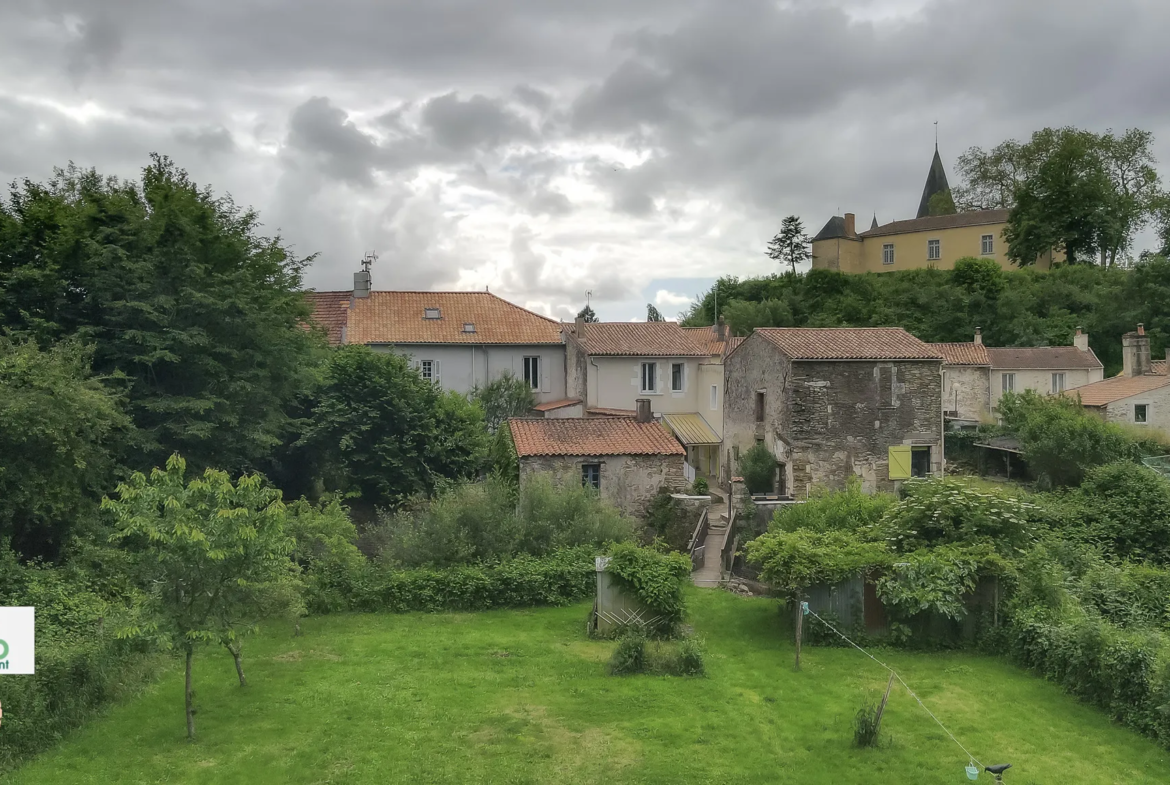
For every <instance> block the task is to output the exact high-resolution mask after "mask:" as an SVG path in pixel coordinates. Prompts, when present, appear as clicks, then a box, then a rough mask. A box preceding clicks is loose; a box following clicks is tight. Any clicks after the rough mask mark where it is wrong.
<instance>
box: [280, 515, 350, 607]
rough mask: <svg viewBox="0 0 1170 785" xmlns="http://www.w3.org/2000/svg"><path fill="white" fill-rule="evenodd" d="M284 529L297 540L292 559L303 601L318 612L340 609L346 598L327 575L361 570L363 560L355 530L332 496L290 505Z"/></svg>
mask: <svg viewBox="0 0 1170 785" xmlns="http://www.w3.org/2000/svg"><path fill="white" fill-rule="evenodd" d="M286 510H287V514H288V517H287V518H286V521H285V532H286V533H287V534H288V535H289V536H291V537H292V538H293V541H294V542H295V543H296V544H295V546H294V548H293V552H292V559H293V561H294V562H296V564H297V565H298V566H299V567H300V569H301V582H302V584H303V586H304V595H305V603H306V605H308V606H309V607H310V608H312V609H313V610H315V611H317V612H319V613H328V612H329V611H335V610H343V609H344V608H345V607H346V605H347V599H346V598H345V597H344V596H343V595H341V594H340V593H338V592H337V591H336V587H335V586H333V585H331V584H330V579H329V577H328V576H336V575H348V574H357V573H360V572H361V571H362V570H364V569H365V567H366V559H365V557H364V556H362V554H361V552H360V551H359V550H358V549H357V546H356V545H354V542H355V541H356V540H357V529H355V528H354V525H353V521H351V520H350V517H349V513H348V512H347V511H346V510H345V508H344V507H342V506H341V504H340V503H339V502H338V501H337V500H335V499H328V500H326V501H323V502H322V503H320V504H318V505H314V504H311V503H309V502H307V501H305V500H304V499H302V500H300V501H296V502H293V503H292V504H289V505H288V507H287V508H286Z"/></svg>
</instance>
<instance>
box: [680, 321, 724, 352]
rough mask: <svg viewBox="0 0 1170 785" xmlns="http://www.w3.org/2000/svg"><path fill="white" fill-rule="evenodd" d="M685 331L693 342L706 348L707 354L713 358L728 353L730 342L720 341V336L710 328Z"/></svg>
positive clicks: (692, 328)
mask: <svg viewBox="0 0 1170 785" xmlns="http://www.w3.org/2000/svg"><path fill="white" fill-rule="evenodd" d="M683 330H684V331H685V332H686V334H687V335H689V336H690V338H691V340H692V341H694V342H695V343H697V344H699V345H700V346H704V347H706V351H707V354H709V355H711V356H712V357H714V356H716V355H719V356H722V355H723V354H724V352H726V351H728V343H729V341H721V340H719V336H718V335H716V334H715V331H714V330H713V329H711V328H710V327H684V328H683Z"/></svg>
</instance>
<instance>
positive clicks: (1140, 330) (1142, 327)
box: [1138, 322, 1146, 335]
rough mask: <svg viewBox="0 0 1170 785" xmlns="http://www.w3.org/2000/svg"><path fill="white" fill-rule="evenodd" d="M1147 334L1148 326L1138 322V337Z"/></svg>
mask: <svg viewBox="0 0 1170 785" xmlns="http://www.w3.org/2000/svg"><path fill="white" fill-rule="evenodd" d="M1145 334H1146V326H1145V325H1144V324H1142V323H1141V322H1138V335H1145Z"/></svg>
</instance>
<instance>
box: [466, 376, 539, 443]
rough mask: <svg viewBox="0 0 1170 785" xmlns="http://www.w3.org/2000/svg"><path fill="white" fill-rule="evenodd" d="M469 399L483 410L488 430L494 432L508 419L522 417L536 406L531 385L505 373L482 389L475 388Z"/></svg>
mask: <svg viewBox="0 0 1170 785" xmlns="http://www.w3.org/2000/svg"><path fill="white" fill-rule="evenodd" d="M471 398H472V400H473V401H475V402H476V403H477V404H479V408H480V409H482V410H483V416H484V421H485V423H486V424H487V427H488V430H489V431H491V432H492V433H495V432H496V430H497V429H498V428H499V427H500V426H501V425H503V424H504V423H505V422H507V421H508V419H509V418H510V417H524V416H526V415H529V414H531V413H532V409H533V407H534V406H536V396H535V395H534V394H533V392H532V385H530V384H529V383H528V382H526V381H524V380H523V379H519V378H517V377H516V376H515V375H513V374H512V372H511V371H506V372H504V373H502V374H500V375H499V376H497V377H496V378H495V379H493V380H491V381H490V382H488V383H487V384H485V385H483V386H482V387H476V388H475V390H473V391H472V393H471Z"/></svg>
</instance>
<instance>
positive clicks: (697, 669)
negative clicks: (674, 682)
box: [674, 638, 707, 676]
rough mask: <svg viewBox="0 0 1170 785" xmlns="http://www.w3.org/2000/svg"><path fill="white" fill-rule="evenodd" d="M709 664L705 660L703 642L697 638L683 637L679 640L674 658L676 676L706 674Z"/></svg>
mask: <svg viewBox="0 0 1170 785" xmlns="http://www.w3.org/2000/svg"><path fill="white" fill-rule="evenodd" d="M706 673H707V666H706V665H705V664H704V662H703V644H702V642H701V641H700V640H698V639H697V638H683V639H682V640H681V641H679V644H678V650H677V651H676V652H675V658H674V674H675V675H676V676H705V675H706Z"/></svg>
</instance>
